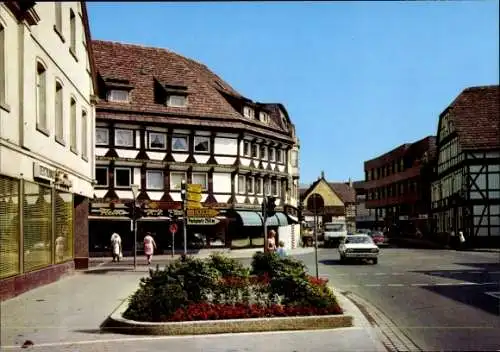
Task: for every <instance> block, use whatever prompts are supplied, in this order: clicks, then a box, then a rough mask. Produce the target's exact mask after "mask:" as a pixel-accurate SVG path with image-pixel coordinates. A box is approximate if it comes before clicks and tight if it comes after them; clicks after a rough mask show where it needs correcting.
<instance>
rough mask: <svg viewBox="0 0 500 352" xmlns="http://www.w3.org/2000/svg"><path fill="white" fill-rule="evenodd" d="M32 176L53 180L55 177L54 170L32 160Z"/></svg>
mask: <svg viewBox="0 0 500 352" xmlns="http://www.w3.org/2000/svg"><path fill="white" fill-rule="evenodd" d="M33 178H38V179H42V180H45V181H54V180H55V179H56V170H55V169H53V168H50V167H48V166H45V165H42V164H40V163H37V162H33Z"/></svg>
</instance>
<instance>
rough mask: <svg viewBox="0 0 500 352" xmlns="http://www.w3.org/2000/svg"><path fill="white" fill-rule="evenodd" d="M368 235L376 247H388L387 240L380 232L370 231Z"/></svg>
mask: <svg viewBox="0 0 500 352" xmlns="http://www.w3.org/2000/svg"><path fill="white" fill-rule="evenodd" d="M369 235H370V237H371V238H372V239H373V242H374V243H375V244H376V245H377V246H386V245H388V242H387V238H386V237H385V236H384V234H383V233H382V231H371V232H370V233H369Z"/></svg>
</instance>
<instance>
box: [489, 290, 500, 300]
mask: <svg viewBox="0 0 500 352" xmlns="http://www.w3.org/2000/svg"><path fill="white" fill-rule="evenodd" d="M485 294H487V295H488V296H491V297H495V298H498V299H500V291H496V292H485Z"/></svg>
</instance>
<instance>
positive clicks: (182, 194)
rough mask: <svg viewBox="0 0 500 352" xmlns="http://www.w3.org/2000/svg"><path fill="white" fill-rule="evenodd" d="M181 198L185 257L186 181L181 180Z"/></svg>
mask: <svg viewBox="0 0 500 352" xmlns="http://www.w3.org/2000/svg"><path fill="white" fill-rule="evenodd" d="M181 198H182V232H183V234H184V255H187V228H186V227H187V221H186V180H185V179H182V180H181Z"/></svg>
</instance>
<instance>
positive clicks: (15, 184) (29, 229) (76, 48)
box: [0, 1, 95, 296]
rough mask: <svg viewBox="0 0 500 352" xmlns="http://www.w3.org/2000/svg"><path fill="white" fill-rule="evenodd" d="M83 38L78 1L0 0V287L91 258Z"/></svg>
mask: <svg viewBox="0 0 500 352" xmlns="http://www.w3.org/2000/svg"><path fill="white" fill-rule="evenodd" d="M89 42H90V35H89V25H88V19H87V13H86V8H85V4H84V3H83V2H57V3H54V2H39V3H38V2H37V3H35V2H20V1H11V2H4V3H2V4H0V256H1V258H0V279H1V281H0V286H3V287H1V289H0V292H6V291H7V292H8V294H7V295H8V296H12V295H16V294H18V293H20V292H18V291H16V290H18V288H19V287H23V288H22V290H25V289H27V288H29V287H32V286H36V285H38V284H42V283H46V282H47V281H53V280H55V279H57V278H58V277H59V276H60V275H61V274H63V273H64V272H66V271H68V270H71V269H73V268H74V267H75V266H76V267H87V265H88V230H87V229H88V226H87V216H88V198H89V197H91V196H92V195H93V187H92V180H93V178H94V163H95V160H94V148H93V145H94V138H93V131H94V127H95V124H94V121H95V116H94V115H95V107H94V104H93V102H92V96H93V94H94V84H93V75H92V64H91V60H92V59H91V56H90V54H89V49H90V48H88V46H87V43H89ZM20 280H24V281H26V282H25V283H24V284H23V285H19V284H16V285H15V287H14V281H16V282H19V281H20ZM42 280H43V281H42Z"/></svg>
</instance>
